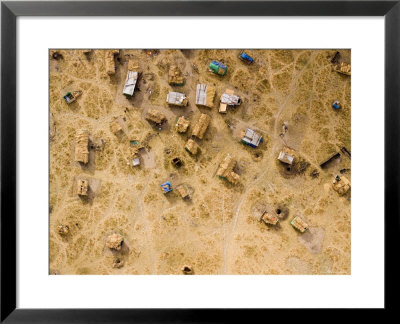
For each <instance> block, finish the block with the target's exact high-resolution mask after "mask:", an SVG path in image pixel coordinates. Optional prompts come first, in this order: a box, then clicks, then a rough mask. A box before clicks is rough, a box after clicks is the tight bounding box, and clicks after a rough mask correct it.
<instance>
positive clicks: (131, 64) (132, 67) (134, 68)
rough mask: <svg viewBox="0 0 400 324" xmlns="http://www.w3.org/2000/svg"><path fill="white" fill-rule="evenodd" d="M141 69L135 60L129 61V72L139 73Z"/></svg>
mask: <svg viewBox="0 0 400 324" xmlns="http://www.w3.org/2000/svg"><path fill="white" fill-rule="evenodd" d="M138 69H139V63H138V62H137V61H135V60H129V61H128V71H137V70H138Z"/></svg>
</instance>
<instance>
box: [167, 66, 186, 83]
mask: <svg viewBox="0 0 400 324" xmlns="http://www.w3.org/2000/svg"><path fill="white" fill-rule="evenodd" d="M168 83H169V84H170V85H183V84H184V83H185V80H184V78H183V75H182V72H181V70H180V69H179V68H178V67H177V66H176V65H172V66H170V68H169V71H168Z"/></svg>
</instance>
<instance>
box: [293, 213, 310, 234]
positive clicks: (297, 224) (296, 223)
mask: <svg viewBox="0 0 400 324" xmlns="http://www.w3.org/2000/svg"><path fill="white" fill-rule="evenodd" d="M290 224H292V226H293V227H294V228H295V229H297V230H299V231H300V232H301V233H304V232H305V231H306V229H307V228H308V224H307V223H306V222H305V221H304V220H303V219H301V217H300V216H296V217H295V218H293V220H292V221H291V222H290Z"/></svg>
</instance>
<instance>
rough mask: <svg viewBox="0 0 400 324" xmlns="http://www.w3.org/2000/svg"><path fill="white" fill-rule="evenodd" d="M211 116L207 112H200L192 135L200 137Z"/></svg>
mask: <svg viewBox="0 0 400 324" xmlns="http://www.w3.org/2000/svg"><path fill="white" fill-rule="evenodd" d="M210 121H211V118H210V116H208V115H207V114H201V116H200V118H199V120H198V121H197V123H196V125H194V128H193V133H192V135H194V136H196V137H198V138H200V139H202V138H203V136H204V133H205V132H206V130H207V127H208V124H210Z"/></svg>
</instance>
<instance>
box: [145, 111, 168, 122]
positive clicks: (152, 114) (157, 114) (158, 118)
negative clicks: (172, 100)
mask: <svg viewBox="0 0 400 324" xmlns="http://www.w3.org/2000/svg"><path fill="white" fill-rule="evenodd" d="M146 119H147V120H148V121H151V122H153V123H156V124H158V125H160V124H162V123H163V122H165V121H166V120H167V117H165V115H164V114H163V113H162V112H161V111H158V110H156V109H150V110H149V111H148V112H147V114H146Z"/></svg>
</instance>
